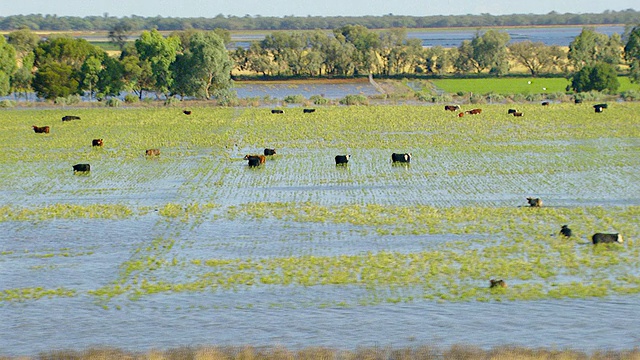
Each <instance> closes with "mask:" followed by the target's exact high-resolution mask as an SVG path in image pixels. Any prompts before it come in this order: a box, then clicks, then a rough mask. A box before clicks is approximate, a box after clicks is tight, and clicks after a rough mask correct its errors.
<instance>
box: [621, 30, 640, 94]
mask: <svg viewBox="0 0 640 360" xmlns="http://www.w3.org/2000/svg"><path fill="white" fill-rule="evenodd" d="M626 37H627V42H626V44H625V46H624V57H625V59H626V60H627V61H628V62H629V65H630V72H629V77H630V78H631V81H633V82H635V83H639V82H640V25H636V26H635V27H633V29H631V31H629V34H628V35H627V36H626Z"/></svg>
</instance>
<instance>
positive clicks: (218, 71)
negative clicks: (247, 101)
mask: <svg viewBox="0 0 640 360" xmlns="http://www.w3.org/2000/svg"><path fill="white" fill-rule="evenodd" d="M232 66H233V63H232V62H231V59H230V58H229V54H228V53H227V50H226V48H225V46H224V42H223V41H222V38H221V37H220V36H218V35H217V34H216V33H214V32H212V31H209V32H196V33H194V34H193V35H192V36H191V38H190V39H189V48H188V49H184V51H183V54H182V55H181V56H179V57H178V58H177V59H176V61H175V62H174V64H173V65H172V67H171V68H172V70H173V71H174V72H175V73H176V74H179V76H176V78H177V79H179V80H177V81H176V82H177V84H176V85H177V86H174V87H173V88H172V90H174V92H177V93H180V94H181V95H195V96H198V97H201V98H205V99H210V98H211V97H212V96H215V97H221V96H223V97H226V96H228V90H229V89H230V88H231V86H232V82H231V68H232Z"/></svg>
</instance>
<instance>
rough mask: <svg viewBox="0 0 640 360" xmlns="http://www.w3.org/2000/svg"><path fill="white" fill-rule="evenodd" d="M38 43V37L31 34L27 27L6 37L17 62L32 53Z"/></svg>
mask: <svg viewBox="0 0 640 360" xmlns="http://www.w3.org/2000/svg"><path fill="white" fill-rule="evenodd" d="M39 41H40V37H39V36H38V35H37V34H35V33H33V32H31V30H29V28H28V27H22V28H20V29H19V30H16V31H12V32H10V33H9V34H8V35H7V42H8V43H9V44H11V45H13V47H14V48H15V49H16V55H17V57H18V59H19V60H21V59H22V58H24V57H25V56H27V55H28V54H30V53H32V52H33V50H34V49H35V48H36V47H37V46H38V42H39Z"/></svg>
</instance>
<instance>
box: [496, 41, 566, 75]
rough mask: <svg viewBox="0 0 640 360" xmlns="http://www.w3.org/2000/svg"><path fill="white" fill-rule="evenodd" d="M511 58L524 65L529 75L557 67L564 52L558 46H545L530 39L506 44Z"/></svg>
mask: <svg viewBox="0 0 640 360" xmlns="http://www.w3.org/2000/svg"><path fill="white" fill-rule="evenodd" d="M508 49H509V54H510V55H511V58H512V59H513V60H514V61H515V62H517V63H519V64H521V65H522V66H524V67H526V68H527V70H529V72H530V73H531V76H536V75H538V74H540V73H541V72H543V71H550V70H552V69H553V68H554V67H559V66H560V63H561V60H562V58H563V57H564V52H563V51H562V49H560V47H558V46H555V45H553V46H547V45H545V44H544V43H543V42H532V41H530V40H526V41H521V42H515V43H513V44H510V45H509V46H508Z"/></svg>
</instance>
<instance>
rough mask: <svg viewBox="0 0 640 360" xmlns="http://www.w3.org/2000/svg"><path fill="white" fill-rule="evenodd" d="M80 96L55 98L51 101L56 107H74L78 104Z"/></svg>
mask: <svg viewBox="0 0 640 360" xmlns="http://www.w3.org/2000/svg"><path fill="white" fill-rule="evenodd" d="M80 100H82V99H81V98H80V95H69V96H67V97H57V98H55V100H53V103H54V104H57V105H75V104H78V103H80Z"/></svg>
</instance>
